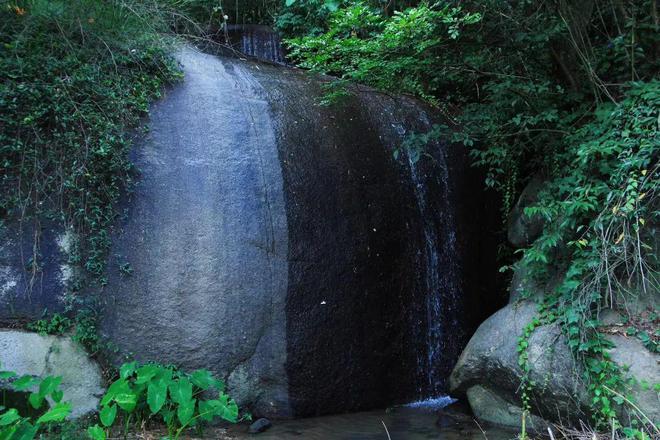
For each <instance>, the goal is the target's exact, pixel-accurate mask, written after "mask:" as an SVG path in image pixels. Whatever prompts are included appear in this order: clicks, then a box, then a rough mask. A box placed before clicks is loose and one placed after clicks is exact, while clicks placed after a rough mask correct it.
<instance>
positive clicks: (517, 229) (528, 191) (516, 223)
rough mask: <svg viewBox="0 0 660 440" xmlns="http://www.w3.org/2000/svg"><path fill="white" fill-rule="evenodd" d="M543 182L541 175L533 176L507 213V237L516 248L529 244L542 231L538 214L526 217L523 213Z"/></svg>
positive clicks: (532, 202) (531, 202)
mask: <svg viewBox="0 0 660 440" xmlns="http://www.w3.org/2000/svg"><path fill="white" fill-rule="evenodd" d="M543 183H544V179H543V177H541V176H535V177H533V178H532V180H530V181H529V183H528V184H527V186H526V187H525V189H524V190H523V192H522V193H521V194H520V197H519V198H518V201H517V202H516V205H515V206H514V207H513V210H512V211H511V213H510V214H509V222H508V229H507V232H508V234H507V237H508V239H509V243H511V244H512V245H513V246H515V247H517V248H522V247H525V246H528V245H530V244H531V243H532V242H533V241H534V240H536V239H537V238H538V237H539V236H540V235H541V232H542V231H543V219H542V218H541V217H540V216H532V217H528V216H526V215H525V208H526V207H528V206H531V205H532V204H534V202H536V200H537V198H538V193H539V191H541V189H542V188H543Z"/></svg>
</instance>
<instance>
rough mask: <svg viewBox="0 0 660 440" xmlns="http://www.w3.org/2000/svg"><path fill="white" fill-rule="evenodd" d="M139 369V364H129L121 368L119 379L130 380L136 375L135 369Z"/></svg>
mask: <svg viewBox="0 0 660 440" xmlns="http://www.w3.org/2000/svg"><path fill="white" fill-rule="evenodd" d="M136 368H137V362H130V363H127V364H124V365H122V366H121V367H120V368H119V377H121V378H122V379H128V378H129V377H130V376H132V375H133V373H135V369H136Z"/></svg>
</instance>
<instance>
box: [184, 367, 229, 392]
mask: <svg viewBox="0 0 660 440" xmlns="http://www.w3.org/2000/svg"><path fill="white" fill-rule="evenodd" d="M190 381H191V382H192V383H193V384H194V385H195V386H196V387H199V388H201V389H203V390H208V389H209V388H215V389H217V390H219V391H222V389H223V388H224V383H223V382H222V381H221V380H219V379H216V378H215V377H213V374H211V372H210V371H208V370H195V371H193V373H192V374H191V375H190Z"/></svg>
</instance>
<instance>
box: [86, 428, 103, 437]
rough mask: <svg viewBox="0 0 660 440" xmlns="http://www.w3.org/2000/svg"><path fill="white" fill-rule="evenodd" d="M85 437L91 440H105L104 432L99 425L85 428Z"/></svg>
mask: <svg viewBox="0 0 660 440" xmlns="http://www.w3.org/2000/svg"><path fill="white" fill-rule="evenodd" d="M87 435H89V438H90V439H91V440H105V431H104V430H103V428H101V427H100V426H99V425H94V426H90V427H89V428H87Z"/></svg>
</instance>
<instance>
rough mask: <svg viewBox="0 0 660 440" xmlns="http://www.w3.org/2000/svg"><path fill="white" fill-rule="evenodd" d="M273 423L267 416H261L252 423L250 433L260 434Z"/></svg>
mask: <svg viewBox="0 0 660 440" xmlns="http://www.w3.org/2000/svg"><path fill="white" fill-rule="evenodd" d="M271 426H273V424H272V423H271V422H270V420H268V419H266V418H263V417H262V418H261V419H258V420H257V421H255V422H254V423H252V424H251V425H250V428H249V429H248V432H249V433H250V434H259V433H261V432H264V431H266V430H267V429H269V428H270V427H271Z"/></svg>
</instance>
